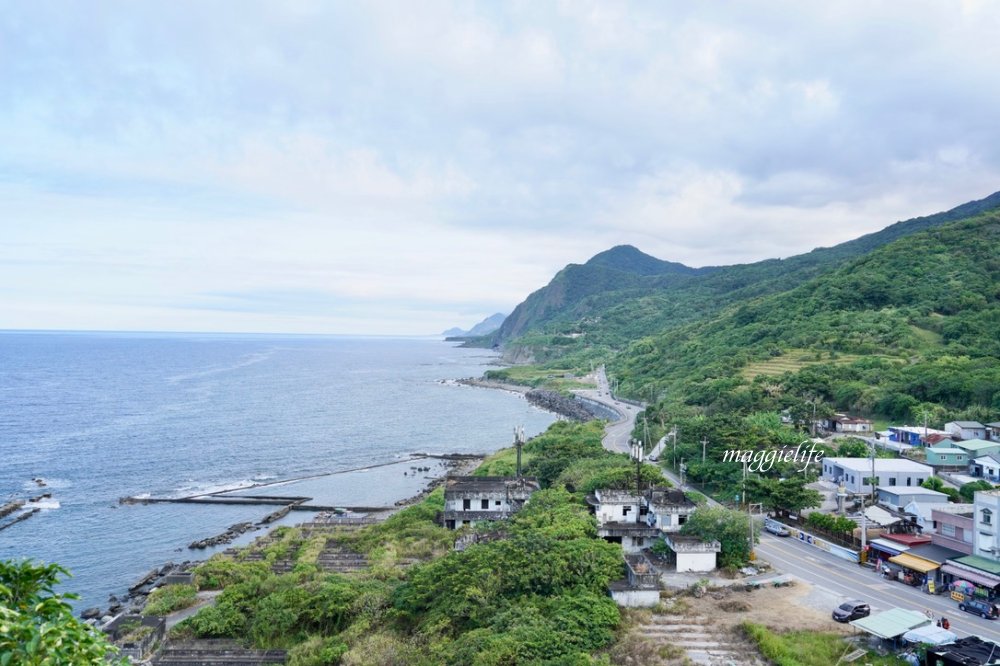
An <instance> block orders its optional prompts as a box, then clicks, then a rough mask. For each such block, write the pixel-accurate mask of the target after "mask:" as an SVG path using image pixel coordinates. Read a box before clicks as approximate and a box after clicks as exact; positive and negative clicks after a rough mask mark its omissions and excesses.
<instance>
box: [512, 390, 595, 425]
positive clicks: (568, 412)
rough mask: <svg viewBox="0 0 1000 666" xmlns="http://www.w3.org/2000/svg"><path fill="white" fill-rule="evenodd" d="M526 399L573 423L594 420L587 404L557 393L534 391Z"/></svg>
mask: <svg viewBox="0 0 1000 666" xmlns="http://www.w3.org/2000/svg"><path fill="white" fill-rule="evenodd" d="M524 397H525V398H526V399H527V400H528V402H530V403H531V404H532V405H534V406H535V407H539V408H541V409H544V410H546V411H549V412H555V413H556V414H559V415H560V416H565V417H566V418H568V419H571V420H573V421H590V420H591V419H593V418H594V413H593V412H592V411H591V410H590V409H588V408H587V405H586V404H585V403H583V402H581V401H579V400H576V399H575V398H569V397H566V396H564V395H562V394H561V393H556V392H555V391H545V390H542V389H532V390H530V391H528V392H527V393H525V394H524Z"/></svg>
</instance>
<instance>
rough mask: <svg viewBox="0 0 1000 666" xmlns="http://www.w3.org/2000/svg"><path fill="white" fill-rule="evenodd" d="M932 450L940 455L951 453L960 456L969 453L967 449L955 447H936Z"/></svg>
mask: <svg viewBox="0 0 1000 666" xmlns="http://www.w3.org/2000/svg"><path fill="white" fill-rule="evenodd" d="M932 450H933V451H934V452H935V453H937V454H939V455H940V454H942V453H949V454H951V455H953V456H955V455H959V454H964V453H968V451H966V450H965V449H959V448H956V447H954V446H935V447H934V448H933V449H932Z"/></svg>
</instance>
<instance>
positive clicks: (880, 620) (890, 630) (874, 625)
mask: <svg viewBox="0 0 1000 666" xmlns="http://www.w3.org/2000/svg"><path fill="white" fill-rule="evenodd" d="M930 623H931V621H930V619H929V618H928V617H927V616H926V615H924V614H923V613H919V612H917V611H914V610H906V609H905V608H893V609H891V610H887V611H885V612H883V613H876V614H875V615H869V616H868V617H863V618H861V619H860V620H854V621H853V622H851V624H852V625H853V626H855V627H857V628H858V629H861V630H862V631H866V632H868V633H869V634H872V635H874V636H878V637H879V638H896V637H897V636H902V635H903V634H905V633H906V632H908V631H910V630H912V629H916V628H917V627H923V626H925V625H928V624H930Z"/></svg>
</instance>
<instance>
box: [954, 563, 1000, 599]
mask: <svg viewBox="0 0 1000 666" xmlns="http://www.w3.org/2000/svg"><path fill="white" fill-rule="evenodd" d="M980 561H981V562H980ZM973 564H981V565H982V566H987V567H990V568H993V567H996V566H997V565H996V563H995V562H992V561H990V560H987V559H986V558H982V557H976V556H974V555H970V556H967V557H961V558H957V559H954V560H948V562H946V563H945V564H944V565H942V566H941V578H942V582H943V583H944V584H946V585H947V586H948V589H949V590H950V591H951V592H952V596H953V597H954V598H955V599H956V600H960V599H959V598H958V595H962V597H963V598H968V597H974V598H977V599H986V600H991V601H992V600H995V599H997V598H998V597H1000V594H998V592H1000V575H998V574H996V573H993V572H991V571H988V570H985V569H981V568H978V567H976V566H973Z"/></svg>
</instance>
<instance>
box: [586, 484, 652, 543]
mask: <svg viewBox="0 0 1000 666" xmlns="http://www.w3.org/2000/svg"><path fill="white" fill-rule="evenodd" d="M587 503H588V504H590V506H591V508H592V509H593V511H594V515H595V516H596V517H597V536H599V537H601V538H602V539H604V540H605V541H608V542H610V543H618V544H621V546H622V550H624V551H625V552H626V553H634V552H637V551H639V550H642V549H643V548H648V547H649V546H652V545H653V542H654V541H655V539H656V538H657V537H658V536H659V535H660V529H659V528H658V527H656V526H651V525H650V524H649V521H648V520H647V516H648V514H649V505H648V503H647V501H646V498H645V497H642V496H641V495H637V494H636V493H634V492H632V491H628V490H612V489H606V488H604V489H597V490H595V491H594V493H593V494H592V495H588V496H587Z"/></svg>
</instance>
